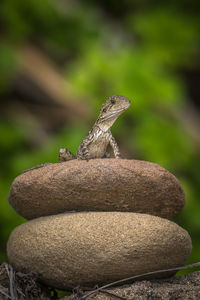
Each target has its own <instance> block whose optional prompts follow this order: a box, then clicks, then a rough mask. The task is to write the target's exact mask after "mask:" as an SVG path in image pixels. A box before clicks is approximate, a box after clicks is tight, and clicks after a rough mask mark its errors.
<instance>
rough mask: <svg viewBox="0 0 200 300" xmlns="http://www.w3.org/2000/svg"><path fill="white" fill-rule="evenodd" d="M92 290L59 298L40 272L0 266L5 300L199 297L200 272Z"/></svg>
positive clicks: (0, 294) (182, 299)
mask: <svg viewBox="0 0 200 300" xmlns="http://www.w3.org/2000/svg"><path fill="white" fill-rule="evenodd" d="M89 293H90V291H85V290H83V289H81V288H77V289H75V290H74V291H73V293H72V294H71V295H70V296H64V297H63V296H60V297H59V292H58V291H56V290H55V289H53V288H51V287H47V286H45V285H43V284H41V283H40V281H39V276H38V275H37V274H34V273H30V274H23V273H21V272H17V271H15V270H14V269H13V267H12V266H11V265H8V264H7V263H3V264H2V265H0V299H2V300H7V299H11V300H37V299H40V300H53V299H54V300H57V299H60V300H81V299H95V300H109V299H122V300H199V299H200V271H196V272H193V273H190V274H187V275H184V276H180V277H171V278H168V279H157V280H156V279H154V280H142V281H136V282H134V283H133V284H130V285H123V286H120V287H115V288H112V289H107V290H101V291H99V292H96V293H93V294H91V295H88V294H89ZM86 295H87V296H86Z"/></svg>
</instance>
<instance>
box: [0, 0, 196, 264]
mask: <svg viewBox="0 0 200 300" xmlns="http://www.w3.org/2000/svg"><path fill="white" fill-rule="evenodd" d="M199 32H200V2H199V1H196V0H178V1H170V0H169V1H159V0H158V1H153V0H150V1H149V0H148V1H147V0H133V1H131V0H124V1H114V0H103V1H100V0H96V1H91V0H85V1H80V0H76V1H75V0H59V1H56V0H43V1H39V0H29V1H25V0H2V1H1V4H0V101H1V106H0V259H1V261H5V260H6V251H5V250H6V241H7V239H8V236H9V234H10V232H11V231H12V230H13V229H14V228H15V227H16V226H17V225H18V224H20V223H22V222H24V219H23V218H21V217H19V216H18V215H17V214H16V213H15V212H14V211H13V209H12V208H11V206H10V205H9V204H8V201H7V197H8V193H9V188H10V185H11V183H12V181H13V179H14V178H15V177H16V176H17V175H19V174H20V173H21V171H22V170H24V169H27V168H30V167H32V166H34V165H36V164H40V163H42V162H57V161H58V149H59V148H60V147H67V148H69V149H70V150H71V151H72V152H74V153H75V151H76V149H77V147H78V145H79V144H80V142H81V141H82V139H83V138H84V137H85V135H86V134H87V132H88V131H89V129H90V128H91V126H92V125H93V123H94V121H95V120H96V118H97V115H98V113H99V109H100V107H101V104H102V103H103V102H104V101H105V99H106V98H107V97H108V96H110V95H113V94H122V95H124V96H127V97H129V98H130V99H131V102H132V105H131V107H130V108H129V109H128V111H127V112H126V113H125V114H124V115H123V116H121V117H120V119H119V120H118V121H117V122H116V124H114V126H113V128H112V132H113V135H114V136H115V138H116V140H117V141H118V143H119V145H120V148H121V152H122V155H123V156H124V157H127V158H134V159H141V160H148V161H151V162H155V163H158V164H160V165H161V166H163V167H165V168H166V169H168V170H169V171H170V172H172V173H173V174H174V175H175V176H177V178H178V179H179V180H180V182H181V184H182V186H183V188H184V190H185V194H186V200H187V202H186V206H185V208H184V210H183V211H182V212H181V213H180V214H179V215H178V216H177V217H176V219H175V221H176V222H177V223H178V224H179V225H181V226H182V227H184V228H185V229H186V230H188V232H189V233H190V235H191V237H192V241H193V251H192V255H191V257H190V262H196V261H199V260H200V159H199V153H200V115H199V110H200V104H199V102H198V100H199V96H200V90H199V86H200V82H199V78H200V60H199V54H200V39H199ZM27 201H28V199H27Z"/></svg>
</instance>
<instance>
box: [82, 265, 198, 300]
mask: <svg viewBox="0 0 200 300" xmlns="http://www.w3.org/2000/svg"><path fill="white" fill-rule="evenodd" d="M194 267H200V262H197V263H194V264H191V265H186V266H182V267H176V268H171V269H166V270H158V271H152V272H148V273H143V274H140V275H135V276H131V277H128V278H124V279H120V280H117V281H114V282H111V283H108V284H106V285H104V286H102V287H100V288H98V289H96V290H93V291H91V292H89V293H88V294H86V295H84V296H82V297H81V298H80V299H86V298H87V297H89V296H90V295H92V294H95V293H96V292H98V291H101V290H103V289H106V288H108V287H111V286H113V285H116V284H119V283H124V282H126V281H129V280H134V279H139V278H141V277H144V276H148V275H153V274H159V273H167V272H172V271H179V270H185V269H191V268H194Z"/></svg>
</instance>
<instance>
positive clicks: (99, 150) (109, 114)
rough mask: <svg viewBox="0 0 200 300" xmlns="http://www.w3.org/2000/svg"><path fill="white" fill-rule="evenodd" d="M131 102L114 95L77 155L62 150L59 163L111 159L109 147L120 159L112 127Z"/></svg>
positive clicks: (105, 104)
mask: <svg viewBox="0 0 200 300" xmlns="http://www.w3.org/2000/svg"><path fill="white" fill-rule="evenodd" d="M130 104H131V102H130V100H129V99H128V98H126V97H124V96H121V95H114V96H111V97H109V98H108V99H107V100H106V102H105V103H104V104H103V105H102V107H101V110H100V114H99V117H98V118H97V120H96V122H95V124H94V126H93V127H92V129H91V130H90V131H89V133H88V135H87V136H86V137H85V139H84V140H83V141H82V143H81V144H80V146H79V148H78V150H77V153H76V155H74V154H73V153H72V152H71V151H69V150H68V149H67V148H60V150H59V162H64V161H69V160H72V159H81V160H87V161H88V160H89V159H94V158H104V157H109V153H108V152H107V148H108V145H109V144H110V146H111V147H112V150H113V153H114V157H115V158H120V157H121V155H120V150H119V147H118V145H117V142H116V141H115V138H114V137H113V136H112V133H111V131H110V128H111V126H112V125H113V123H114V122H115V121H116V119H117V118H118V117H119V116H120V115H121V114H122V113H123V112H124V111H125V110H127V109H128V107H129V106H130ZM48 164H50V163H44V164H40V165H37V166H35V167H33V168H30V169H27V170H24V171H23V172H27V171H29V170H33V169H37V168H40V167H43V166H46V165H48Z"/></svg>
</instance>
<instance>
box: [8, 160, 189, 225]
mask: <svg viewBox="0 0 200 300" xmlns="http://www.w3.org/2000/svg"><path fill="white" fill-rule="evenodd" d="M9 202H10V204H11V205H12V206H13V208H14V209H15V210H16V212H17V213H19V214H20V215H21V216H23V217H25V218H26V219H33V218H36V217H40V216H45V215H52V214H57V213H62V212H65V211H73V210H75V211H127V212H128V211H130V212H139V213H148V214H152V215H156V216H160V217H164V218H171V217H173V216H175V215H176V214H177V213H178V212H180V211H181V210H182V208H183V206H184V204H185V197H184V192H183V190H182V188H181V186H180V183H179V182H178V180H177V179H176V178H175V176H174V175H172V174H171V173H170V172H168V171H167V170H165V169H164V168H162V167H160V166H159V165H157V164H154V163H150V162H146V161H138V160H127V159H92V160H89V161H84V160H72V161H68V162H64V163H57V164H50V165H47V166H45V167H43V168H39V169H34V170H31V171H29V172H26V173H23V174H21V175H20V176H18V177H17V178H16V179H15V180H14V182H13V184H12V186H11V190H10V194H9Z"/></svg>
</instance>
